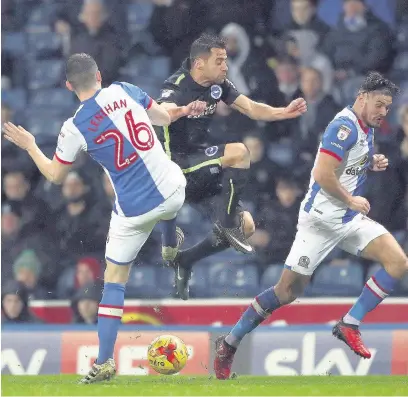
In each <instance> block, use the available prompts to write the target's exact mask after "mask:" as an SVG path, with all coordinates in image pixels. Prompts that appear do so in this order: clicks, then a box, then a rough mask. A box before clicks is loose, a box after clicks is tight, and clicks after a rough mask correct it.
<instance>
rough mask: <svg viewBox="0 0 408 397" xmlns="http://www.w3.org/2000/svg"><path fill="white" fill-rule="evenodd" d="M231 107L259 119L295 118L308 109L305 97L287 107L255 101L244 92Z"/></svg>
mask: <svg viewBox="0 0 408 397" xmlns="http://www.w3.org/2000/svg"><path fill="white" fill-rule="evenodd" d="M231 107H232V108H233V109H235V110H238V112H240V113H242V114H245V115H246V116H248V117H249V118H251V119H253V120H259V121H279V120H286V119H294V118H296V117H299V116H301V115H302V114H304V113H305V112H306V111H307V105H306V101H305V100H304V99H303V98H298V99H295V100H294V101H292V102H291V103H290V104H289V105H288V106H286V107H285V108H274V107H272V106H269V105H265V104H264V103H259V102H255V101H253V100H252V99H250V98H248V97H247V96H245V95H242V94H241V95H239V96H238V98H237V99H236V100H235V101H234V102H233V104H232V105H231Z"/></svg>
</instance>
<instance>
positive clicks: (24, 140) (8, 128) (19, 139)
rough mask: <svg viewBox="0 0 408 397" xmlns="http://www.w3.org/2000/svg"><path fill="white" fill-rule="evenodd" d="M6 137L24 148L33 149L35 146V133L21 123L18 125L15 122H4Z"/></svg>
mask: <svg viewBox="0 0 408 397" xmlns="http://www.w3.org/2000/svg"><path fill="white" fill-rule="evenodd" d="M3 132H4V138H6V139H7V140H8V141H10V142H12V143H14V144H15V145H17V146H18V147H20V148H21V149H24V150H27V151H29V150H31V149H32V148H34V147H35V138H34V135H32V134H30V133H29V132H28V131H26V130H25V129H24V128H23V127H21V126H20V125H19V126H18V127H17V126H16V125H14V124H13V123H4V128H3Z"/></svg>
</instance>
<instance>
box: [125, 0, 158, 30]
mask: <svg viewBox="0 0 408 397" xmlns="http://www.w3.org/2000/svg"><path fill="white" fill-rule="evenodd" d="M152 13H153V4H152V3H151V1H146V0H141V1H138V2H137V3H133V4H129V5H128V9H127V19H128V31H129V32H130V33H134V32H139V31H142V30H145V29H146V28H147V26H148V24H149V22H150V17H151V15H152Z"/></svg>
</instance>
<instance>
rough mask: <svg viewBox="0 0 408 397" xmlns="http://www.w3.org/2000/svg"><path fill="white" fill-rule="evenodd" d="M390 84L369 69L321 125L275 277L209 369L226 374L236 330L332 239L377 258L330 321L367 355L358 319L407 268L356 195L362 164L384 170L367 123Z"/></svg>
mask: <svg viewBox="0 0 408 397" xmlns="http://www.w3.org/2000/svg"><path fill="white" fill-rule="evenodd" d="M398 91H399V89H398V88H397V87H396V86H395V85H394V84H393V83H392V82H390V81H389V80H387V79H385V78H384V77H383V76H381V75H380V74H379V73H375V72H372V73H370V74H369V75H368V76H367V77H366V79H365V82H364V84H363V85H362V87H361V89H360V91H359V93H358V96H357V99H356V101H355V103H354V105H353V106H352V107H351V106H350V107H346V108H345V109H343V110H342V111H341V112H340V113H338V114H337V115H336V116H335V118H334V119H333V121H332V122H331V123H330V124H329V125H328V127H327V129H326V131H325V133H324V135H323V138H322V142H321V144H320V147H319V150H318V154H317V157H316V161H315V164H314V168H313V170H312V175H311V181H310V185H309V191H308V192H307V194H306V197H305V199H304V200H303V202H302V204H301V207H300V212H299V221H298V231H297V234H296V237H295V241H294V243H293V245H292V249H291V251H290V253H289V256H288V258H287V260H286V262H285V267H284V269H283V272H282V275H281V278H280V280H279V282H278V283H277V284H276V285H275V286H273V287H271V288H269V289H267V290H266V291H264V292H262V293H261V294H259V295H258V296H257V297H256V298H255V299H254V300H253V302H252V304H251V305H250V306H249V308H248V309H247V310H246V311H245V313H244V314H243V315H242V317H241V318H240V320H239V321H238V322H237V324H236V325H235V327H234V328H233V329H232V330H231V332H230V333H229V334H228V335H227V336H226V337H220V338H218V339H217V340H216V343H215V345H216V358H215V361H214V370H215V373H216V376H217V378H218V379H227V378H228V377H229V376H230V372H231V366H232V361H233V358H234V354H235V351H236V349H237V347H238V345H239V343H240V342H241V340H242V338H243V337H244V336H245V335H246V334H248V333H249V332H251V331H252V330H253V329H255V328H256V327H257V326H258V325H259V324H261V323H262V321H264V320H265V318H267V317H268V316H269V315H270V314H271V313H272V312H273V311H275V310H278V309H279V308H280V307H281V306H283V305H287V304H289V303H291V302H293V301H294V300H295V299H296V298H297V297H298V296H299V295H301V294H302V292H303V290H304V288H305V286H306V285H307V284H308V283H309V281H310V278H311V276H312V274H313V272H314V270H315V269H316V268H317V266H319V264H320V263H321V262H322V261H323V260H324V259H325V257H326V256H327V255H328V254H329V253H330V251H331V250H332V249H333V248H334V247H336V246H338V247H340V248H341V249H343V250H345V251H347V252H349V253H351V254H353V255H358V256H361V257H363V258H367V259H370V260H373V261H375V262H380V263H381V264H382V266H383V268H382V269H380V270H379V271H378V272H377V273H376V274H375V275H374V276H372V277H371V278H370V279H369V280H368V281H367V283H366V285H365V287H364V289H363V292H362V293H361V295H360V297H359V298H358V299H357V302H356V303H355V304H354V306H353V307H352V308H351V309H350V311H349V312H348V313H347V314H345V315H344V317H343V318H342V319H341V320H340V321H339V322H338V323H337V324H336V325H335V326H334V328H333V335H334V336H335V337H337V338H338V339H340V340H342V341H344V342H345V343H346V344H347V345H348V346H349V347H350V348H351V349H352V350H353V351H354V352H355V353H356V354H358V355H359V356H361V357H364V358H370V357H371V353H370V351H369V349H368V348H367V347H366V346H364V343H363V341H362V339H361V336H360V331H359V325H360V322H361V321H362V320H363V319H364V317H365V315H366V314H367V313H368V312H370V311H371V310H374V309H375V308H376V307H377V306H378V305H379V304H380V303H381V302H382V300H383V299H384V298H386V297H387V296H388V295H389V294H390V293H391V292H392V290H393V289H394V287H395V286H396V284H397V283H398V281H399V280H400V279H401V278H402V277H403V276H404V274H405V273H406V272H407V271H408V258H407V256H406V255H405V253H404V251H403V250H402V248H401V247H400V246H399V244H398V243H397V241H396V240H395V239H394V237H393V236H392V235H391V234H390V233H389V232H388V231H387V230H386V229H385V228H384V227H383V226H382V225H380V224H378V223H377V222H374V221H373V220H371V219H370V218H368V217H367V213H368V212H369V211H370V204H369V202H368V201H367V200H366V199H365V198H364V197H362V196H361V195H362V193H363V185H364V183H365V181H366V178H367V172H368V171H369V170H372V171H385V170H386V168H387V166H388V160H387V158H386V157H385V156H384V155H382V154H374V152H373V151H374V128H376V127H380V125H381V123H382V121H383V120H384V118H385V116H386V115H387V113H388V111H389V108H390V105H391V103H392V100H393V97H394V96H395V95H396V94H397V93H398Z"/></svg>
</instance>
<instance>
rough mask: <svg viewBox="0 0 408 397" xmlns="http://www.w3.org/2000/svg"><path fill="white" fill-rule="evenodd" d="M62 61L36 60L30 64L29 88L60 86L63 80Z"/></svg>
mask: <svg viewBox="0 0 408 397" xmlns="http://www.w3.org/2000/svg"><path fill="white" fill-rule="evenodd" d="M63 71H64V61H62V60H48V61H36V62H33V63H32V65H31V66H30V74H29V82H28V87H29V88H30V89H31V90H38V89H41V88H54V87H61V85H62V82H63Z"/></svg>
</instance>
